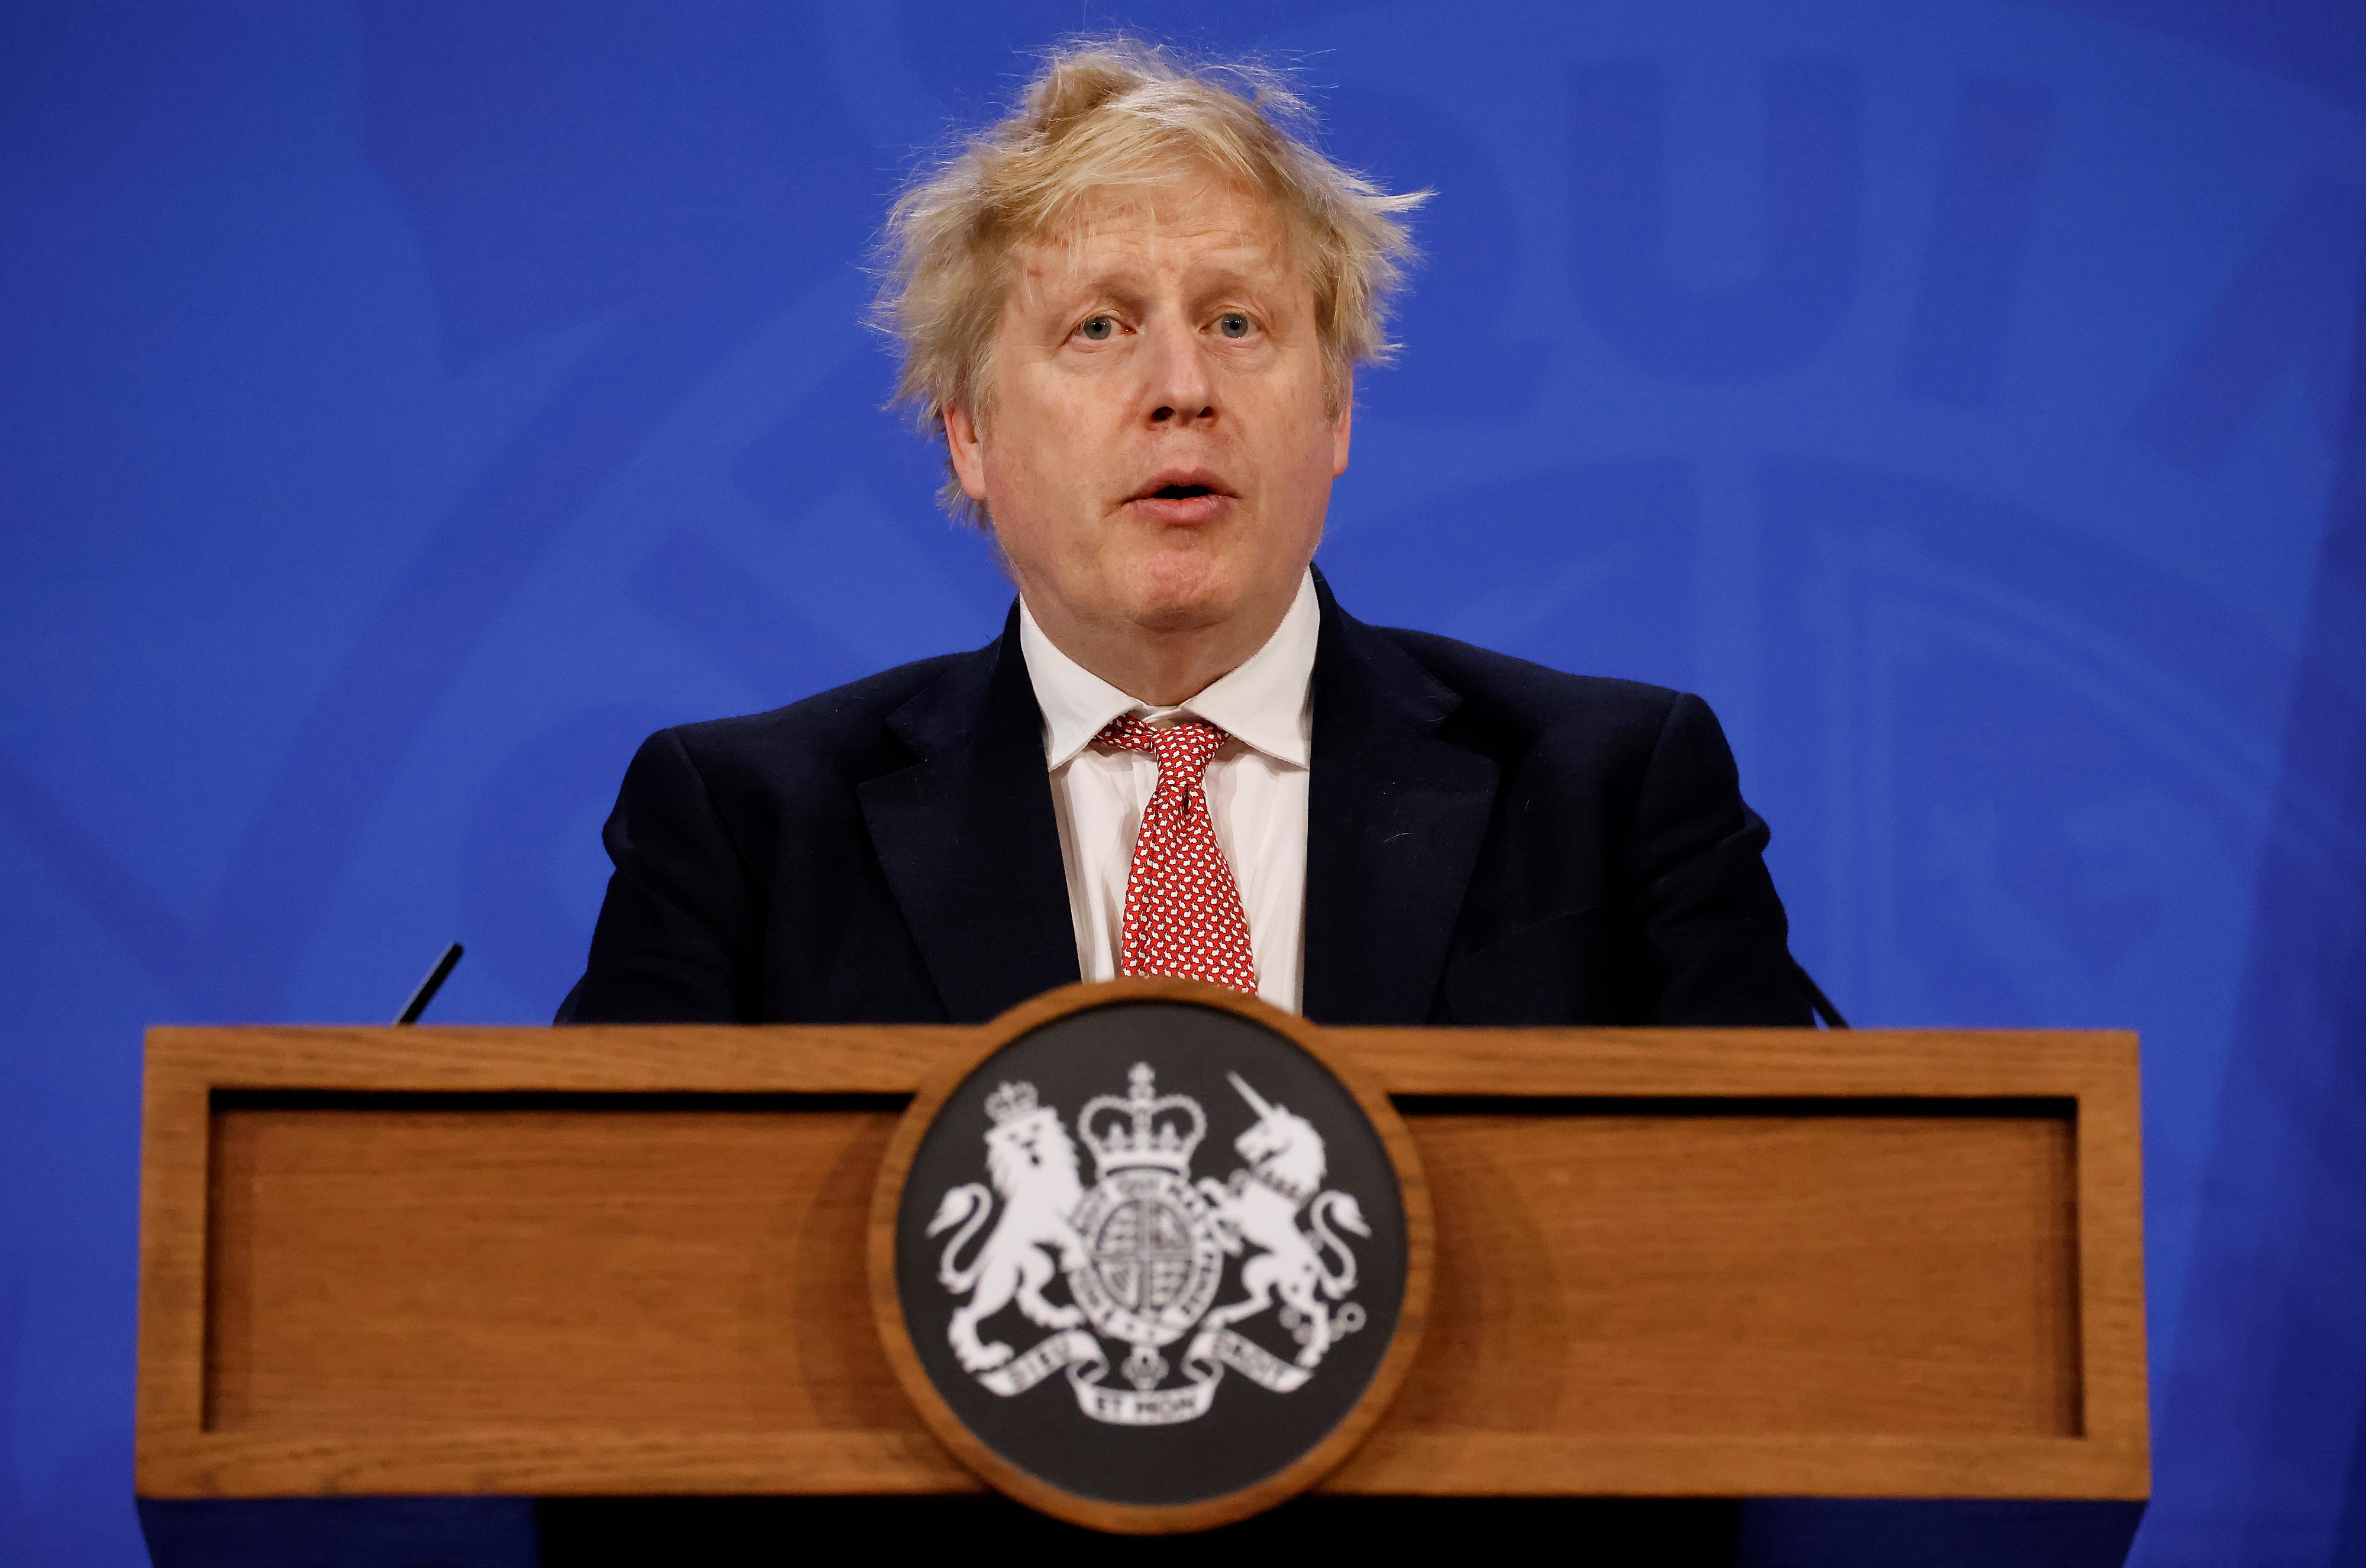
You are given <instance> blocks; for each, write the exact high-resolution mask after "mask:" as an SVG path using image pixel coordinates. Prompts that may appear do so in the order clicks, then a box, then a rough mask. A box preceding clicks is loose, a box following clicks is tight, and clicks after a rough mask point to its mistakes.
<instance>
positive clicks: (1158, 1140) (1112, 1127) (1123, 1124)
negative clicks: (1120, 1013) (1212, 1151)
mask: <svg viewBox="0 0 2366 1568" xmlns="http://www.w3.org/2000/svg"><path fill="white" fill-rule="evenodd" d="M1126 1077H1127V1079H1128V1080H1129V1081H1130V1082H1131V1083H1132V1088H1131V1089H1128V1090H1127V1091H1126V1097H1125V1098H1124V1099H1123V1100H1120V1099H1119V1098H1118V1097H1117V1096H1115V1095H1113V1094H1098V1095H1095V1096H1094V1097H1093V1098H1092V1099H1090V1100H1087V1101H1085V1109H1084V1111H1082V1112H1081V1113H1080V1114H1078V1116H1077V1117H1076V1132H1077V1134H1078V1135H1079V1136H1081V1137H1082V1138H1083V1139H1084V1140H1085V1145H1086V1147H1087V1148H1089V1149H1091V1150H1092V1151H1093V1165H1094V1168H1095V1169H1094V1176H1095V1178H1096V1179H1098V1178H1099V1177H1101V1176H1106V1175H1107V1174H1108V1173H1109V1172H1110V1171H1112V1170H1124V1169H1127V1168H1132V1167H1137V1166H1155V1167H1156V1168H1159V1169H1162V1170H1171V1171H1174V1172H1176V1173H1177V1174H1178V1175H1188V1174H1189V1172H1190V1169H1191V1151H1192V1150H1193V1149H1196V1148H1198V1147H1199V1146H1200V1139H1202V1138H1204V1137H1206V1136H1207V1135H1208V1118H1207V1117H1206V1116H1205V1115H1204V1114H1202V1113H1201V1111H1200V1106H1199V1102H1198V1101H1196V1100H1192V1099H1191V1098H1190V1097H1189V1096H1188V1095H1181V1094H1164V1095H1162V1094H1159V1093H1157V1092H1156V1091H1155V1089H1152V1087H1151V1083H1152V1080H1153V1078H1154V1077H1155V1074H1153V1073H1152V1072H1151V1070H1150V1064H1149V1063H1147V1062H1136V1063H1135V1064H1134V1065H1133V1070H1132V1072H1130V1073H1128V1074H1127V1075H1126Z"/></svg>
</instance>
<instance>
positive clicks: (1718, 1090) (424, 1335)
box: [138, 1027, 2148, 1499]
mask: <svg viewBox="0 0 2366 1568" xmlns="http://www.w3.org/2000/svg"><path fill="white" fill-rule="evenodd" d="M974 1038H975V1032H973V1031H970V1030H966V1029H953V1028H873V1029H858V1028H843V1029H840V1028H770V1027H764V1028H738V1029H735V1028H634V1029H626V1028H606V1027H591V1028H572V1029H564V1030H525V1029H515V1030H513V1029H462V1028H423V1029H404V1030H383V1029H334V1028H256V1029H158V1030H155V1031H152V1032H151V1034H150V1036H149V1056H148V1081H147V1101H146V1113H147V1122H146V1129H145V1167H144V1170H143V1187H142V1236H141V1361H140V1388H139V1427H138V1438H139V1452H138V1484H139V1489H140V1491H141V1494H142V1495H146V1496H150V1497H159V1498H164V1497H183V1498H186V1497H209V1496H210V1497H258V1496H317V1495H352V1494H379V1495H406V1494H407V1495H424V1494H479V1495H485V1494H496V1495H498V1494H509V1495H618V1494H650V1495H658V1494H677V1495H679V1494H749V1493H754V1494H800V1493H803V1494H928V1493H952V1492H959V1491H965V1490H972V1489H975V1486H976V1484H977V1483H976V1482H975V1480H973V1478H972V1477H971V1476H970V1475H969V1473H968V1472H966V1471H964V1470H963V1469H962V1468H961V1467H960V1466H959V1465H958V1464H956V1463H955V1462H954V1461H953V1460H952V1458H951V1457H950V1456H949V1455H948V1454H947V1453H946V1452H945V1451H944V1450H942V1449H941V1448H940V1447H939V1446H938V1444H937V1443H936V1442H935V1441H934V1439H932V1438H930V1436H929V1433H928V1430H927V1429H926V1428H925V1427H923V1426H922V1424H921V1422H920V1420H919V1417H918V1416H917V1414H916V1413H915V1412H914V1411H913V1410H912V1408H911V1407H910V1406H909V1404H907V1402H906V1400H905V1398H904V1396H903V1394H902V1393H900V1391H899V1389H898V1387H897V1385H896V1381H895V1379H894V1377H893V1375H892V1374H891V1372H890V1370H889V1367H888V1365H887V1362H886V1360H885V1358H884V1353H883V1351H882V1349H881V1348H880V1343H879V1340H878V1337H877V1335H876V1333H875V1331H874V1328H873V1321H872V1317H871V1315H870V1312H869V1310H868V1305H867V1296H866V1291H865V1285H864V1274H863V1269H864V1256H865V1225H866V1223H867V1220H868V1217H869V1213H870V1209H871V1202H872V1193H873V1183H874V1180H875V1178H876V1175H877V1172H878V1168H879V1163H880V1159H881V1156H882V1154H883V1152H884V1149H885V1147H886V1145H887V1141H888V1138H889V1134H890V1133H891V1130H892V1129H893V1127H894V1125H895V1122H896V1118H897V1116H898V1114H899V1113H900V1111H901V1109H902V1107H903V1105H904V1103H905V1101H906V1100H907V1098H908V1097H909V1096H910V1095H911V1094H912V1092H913V1091H914V1089H915V1088H916V1087H917V1086H918V1085H919V1084H920V1083H921V1082H922V1081H923V1079H924V1078H925V1077H927V1076H928V1075H929V1074H930V1073H931V1072H933V1071H936V1070H938V1069H939V1068H940V1067H941V1066H942V1065H943V1064H945V1063H946V1062H948V1061H950V1060H952V1059H953V1058H955V1057H958V1056H960V1055H963V1053H964V1052H965V1051H967V1050H968V1049H969V1048H970V1045H971V1042H972V1041H973V1040H974ZM1323 1038H1324V1041H1325V1043H1327V1044H1329V1045H1331V1046H1334V1047H1335V1049H1336V1051H1337V1053H1338V1054H1339V1055H1341V1056H1342V1057H1344V1058H1346V1059H1347V1060H1350V1061H1352V1062H1353V1063H1355V1064H1356V1065H1358V1066H1360V1067H1361V1068H1362V1069H1363V1070H1364V1071H1365V1072H1366V1073H1368V1074H1369V1075H1370V1076H1371V1077H1374V1078H1376V1079H1377V1080H1378V1081H1379V1083H1380V1085H1381V1086H1382V1087H1384V1088H1385V1089H1387V1091H1388V1092H1389V1094H1390V1095H1391V1097H1392V1099H1393V1100H1395V1102H1396V1104H1397V1106H1398V1109H1399V1110H1400V1111H1401V1112H1402V1113H1403V1116H1404V1118H1405V1120H1406V1122H1407V1124H1408V1125H1409V1126H1410V1128H1411V1130H1412V1132H1413V1134H1414V1141H1415V1143H1416V1145H1417V1146H1418V1150H1419V1155H1420V1159H1421V1163H1422V1167H1423V1169H1424V1171H1425V1175H1426V1179H1427V1183H1428V1188H1429V1193H1430V1199H1431V1203H1432V1207H1433V1211H1434V1214H1435V1221H1436V1230H1437V1253H1436V1272H1435V1281H1434V1286H1433V1291H1432V1296H1431V1301H1430V1307H1429V1314H1428V1325H1427V1330H1426V1333H1425V1337H1424V1339H1423V1342H1422V1347H1421V1350H1420V1354H1419V1356H1418V1358H1417V1359H1416V1360H1415V1362H1414V1366H1413V1370H1412V1371H1411V1373H1410V1375H1409V1376H1408V1378H1407V1380H1406V1382H1405V1383H1404V1385H1403V1390H1402V1392H1401V1393H1399V1395H1398V1396H1397V1398H1396V1399H1395V1401H1394V1403H1393V1404H1392V1405H1391V1407H1390V1409H1389V1411H1388V1413H1387V1414H1386V1416H1384V1417H1383V1418H1382V1419H1381V1421H1380V1425H1379V1427H1377V1428H1376V1429H1375V1430H1374V1432H1373V1433H1372V1435H1371V1436H1370V1437H1369V1438H1368V1439H1366V1440H1365V1442H1364V1443H1363V1444H1362V1445H1361V1447H1360V1448H1359V1449H1358V1450H1357V1451H1356V1452H1355V1453H1354V1454H1353V1455H1352V1456H1351V1457H1350V1458H1349V1459H1348V1460H1347V1461H1346V1463H1344V1464H1343V1465H1342V1466H1341V1467H1340V1468H1339V1469H1338V1470H1336V1471H1335V1472H1333V1473H1332V1474H1331V1476H1330V1477H1329V1479H1328V1480H1327V1481H1326V1482H1324V1490H1327V1491H1331V1492H1335V1493H1364V1494H1383V1493H1385V1494H1417V1495H1477V1496H1484V1495H1585V1494H1599V1495H1825V1496H1863V1497H1877V1496H1896V1497H1962V1498H1978V1497H2027V1498H2066V1499H2067V1498H2093V1499H2101V1498H2140V1497H2142V1496H2144V1495H2145V1494H2146V1488H2147V1477H2148V1461H2147V1449H2146V1388H2145V1363H2144V1324H2143V1295H2142V1260H2141V1241H2140V1235H2141V1209H2140V1197H2139V1192H2140V1187H2139V1179H2138V1147H2137V1110H2136V1091H2135V1041H2134V1038H2133V1037H2132V1036H2129V1035H2126V1034H2118V1033H2102V1032H1874V1031H1863V1032H1854V1033H1811V1032H1796V1031H1595V1030H1535V1031H1504V1032H1492V1031H1429V1030H1382V1029H1334V1030H1326V1031H1324V1032H1323Z"/></svg>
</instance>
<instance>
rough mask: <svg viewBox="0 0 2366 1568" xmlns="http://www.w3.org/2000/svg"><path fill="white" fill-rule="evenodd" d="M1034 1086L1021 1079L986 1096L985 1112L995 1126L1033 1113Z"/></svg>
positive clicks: (1006, 1124)
mask: <svg viewBox="0 0 2366 1568" xmlns="http://www.w3.org/2000/svg"><path fill="white" fill-rule="evenodd" d="M1035 1109H1036V1107H1035V1086H1034V1085H1033V1084H1031V1083H1028V1082H1025V1081H1024V1080H1021V1081H1020V1082H1018V1083H1007V1084H1004V1085H1003V1086H1002V1087H1001V1088H1000V1089H996V1090H995V1091H994V1092H993V1093H992V1094H989V1095H987V1096H986V1114H987V1115H988V1116H991V1117H993V1118H994V1124H995V1125H996V1126H997V1127H1003V1126H1008V1124H1009V1123H1011V1122H1017V1121H1019V1120H1020V1119H1021V1118H1023V1117H1028V1116H1032V1115H1033V1114H1034V1113H1035Z"/></svg>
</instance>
